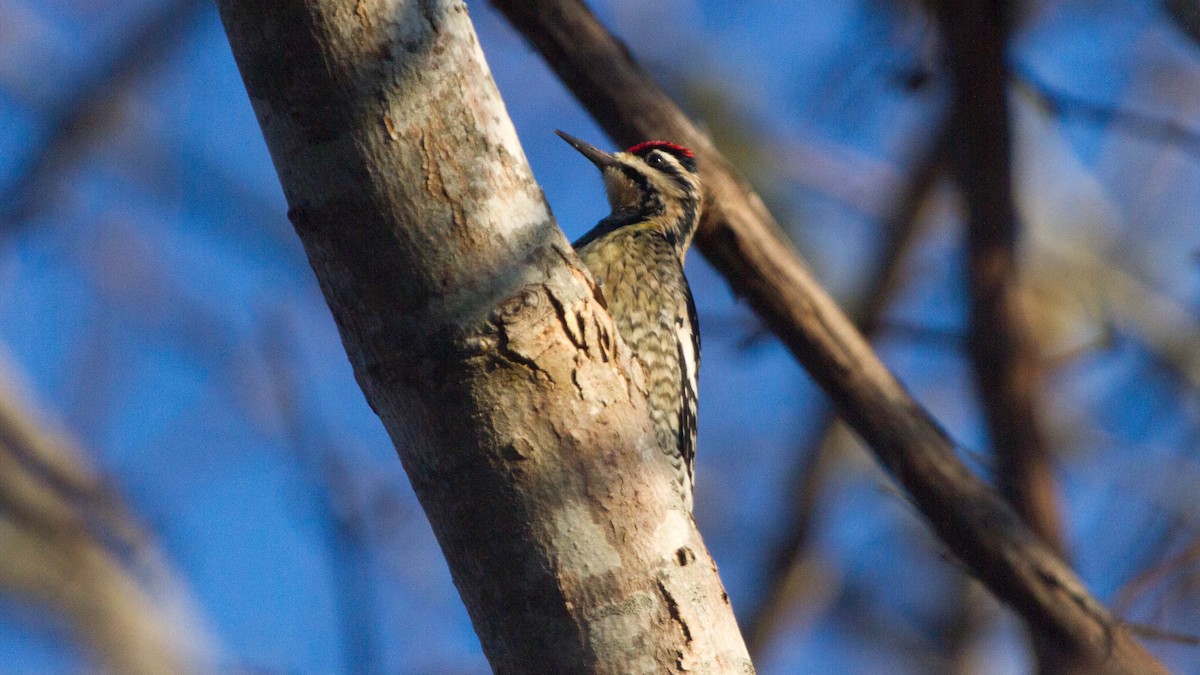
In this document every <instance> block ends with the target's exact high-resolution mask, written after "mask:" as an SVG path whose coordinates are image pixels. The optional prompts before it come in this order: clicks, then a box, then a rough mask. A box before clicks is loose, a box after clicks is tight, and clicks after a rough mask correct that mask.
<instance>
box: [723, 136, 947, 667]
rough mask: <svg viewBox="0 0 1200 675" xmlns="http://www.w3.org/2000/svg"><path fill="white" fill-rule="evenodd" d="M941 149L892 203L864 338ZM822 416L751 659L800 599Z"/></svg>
mask: <svg viewBox="0 0 1200 675" xmlns="http://www.w3.org/2000/svg"><path fill="white" fill-rule="evenodd" d="M942 136H945V134H942ZM943 145H944V139H937V140H935V142H934V144H933V146H934V147H933V148H932V149H931V150H929V151H927V152H926V156H925V157H922V158H920V159H919V160H918V161H917V162H916V168H915V170H914V171H913V176H912V178H911V183H910V185H909V186H908V187H907V189H905V190H904V191H903V194H902V195H901V197H900V199H899V200H897V202H898V203H897V204H896V206H895V207H894V215H893V216H892V217H891V218H889V219H888V220H889V222H888V223H887V224H886V226H885V228H884V230H885V232H886V235H887V238H886V240H885V242H884V244H883V245H882V246H881V247H880V248H881V250H882V251H883V256H884V257H883V262H882V264H881V265H880V266H879V267H878V268H877V270H876V272H875V275H874V277H873V278H872V279H871V280H870V282H869V283H868V290H867V292H866V295H865V299H864V301H863V303H862V306H861V308H860V309H859V310H858V312H856V317H855V323H856V324H857V325H858V326H859V329H860V330H862V331H863V333H864V334H865V335H866V336H867V337H868V338H872V339H873V338H874V337H875V334H876V332H877V331H878V329H879V328H880V326H881V323H880V320H881V318H882V316H883V313H884V310H885V309H886V308H887V305H888V302H889V301H890V300H891V299H892V298H893V297H894V295H895V291H896V290H897V289H898V288H899V287H900V285H901V278H902V274H901V270H902V268H903V262H904V260H905V259H906V257H907V253H908V251H909V250H910V249H911V248H912V246H913V243H914V240H915V239H916V235H917V233H918V231H919V228H918V227H917V225H918V212H919V211H920V208H921V206H922V204H924V203H925V201H926V200H927V198H928V197H929V194H930V192H931V191H932V189H933V187H934V185H935V184H936V178H937V177H938V176H939V175H940V172H939V171H938V168H939V167H940V166H941V162H942V159H943V150H944V148H943ZM810 414H811V413H810ZM822 415H823V416H822V418H821V420H820V421H819V422H818V423H817V425H816V426H817V429H818V432H817V434H818V438H819V440H818V441H817V443H816V445H815V447H812V448H808V449H807V451H806V452H805V453H804V461H803V462H802V463H801V464H800V466H799V467H798V468H797V470H796V474H795V478H794V479H793V491H792V492H793V495H794V497H795V499H794V500H793V504H792V509H791V510H790V512H789V521H788V523H787V524H786V525H785V526H784V533H785V534H784V536H783V537H782V538H781V539H780V542H779V545H778V546H777V548H776V549H775V551H774V552H773V554H772V555H771V556H770V558H769V559H770V561H771V563H770V564H771V567H770V569H769V570H768V571H767V581H766V583H764V584H763V592H762V595H761V596H760V597H759V600H758V604H757V606H756V607H754V609H753V610H752V611H751V612H750V613H749V614H748V616H749V619H748V620H747V621H746V631H745V633H746V642H747V644H748V645H749V647H750V653H751V654H753V655H756V656H757V655H758V654H761V653H762V651H761V650H762V649H763V648H765V647H766V645H767V644H768V643H769V641H770V638H771V635H772V634H773V633H774V632H775V630H776V629H777V626H778V621H779V619H780V618H781V617H782V615H783V612H784V610H786V609H787V608H788V607H790V606H794V605H795V604H796V603H797V602H798V601H800V599H801V595H800V593H799V591H800V586H799V585H798V584H797V583H796V579H797V578H799V575H800V574H801V572H802V571H803V569H804V567H805V560H806V559H807V557H808V553H809V545H810V530H811V527H812V511H813V509H814V508H815V505H816V502H817V498H818V494H819V492H820V488H821V486H822V485H823V483H824V474H825V473H826V471H825V469H826V466H827V465H828V464H829V462H830V456H831V455H832V452H833V449H834V447H835V442H834V439H835V433H834V432H835V430H836V429H837V427H836V426H835V425H834V423H835V422H836V421H837V420H836V418H835V416H834V414H833V411H832V410H830V409H826V410H824V411H822Z"/></svg>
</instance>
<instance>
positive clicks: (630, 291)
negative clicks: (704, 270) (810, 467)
mask: <svg viewBox="0 0 1200 675" xmlns="http://www.w3.org/2000/svg"><path fill="white" fill-rule="evenodd" d="M555 133H557V134H558V135H559V136H561V137H562V138H563V140H565V141H566V142H567V143H570V144H571V147H573V148H575V149H576V150H578V151H579V152H580V153H581V154H582V155H583V156H584V157H586V158H587V159H588V160H590V161H591V162H592V164H595V165H596V168H598V169H600V173H601V175H602V176H603V178H604V187H605V191H606V192H607V193H608V203H609V206H611V207H612V213H611V214H609V215H608V217H606V218H604V219H603V220H601V221H600V222H599V223H598V224H597V225H596V226H595V227H593V228H592V229H591V231H590V232H588V233H587V234H585V235H583V237H581V238H580V239H579V240H578V241H576V242H575V243H574V246H575V250H576V252H577V253H578V254H579V257H580V258H581V259H582V260H583V263H584V264H585V265H586V266H587V267H588V269H589V270H591V272H592V274H593V275H594V276H595V277H596V280H597V281H598V282H599V283H600V287H601V290H602V291H603V293H604V299H605V301H606V302H607V303H608V311H609V313H610V314H611V315H612V317H613V320H614V321H615V322H616V326H617V331H618V332H619V333H620V334H621V337H622V338H623V339H624V340H625V343H626V344H627V345H629V347H630V349H632V350H633V354H634V356H635V357H636V358H637V360H638V362H640V363H641V366H642V369H643V370H644V371H645V374H646V384H647V387H648V391H647V397H646V398H647V402H648V403H649V405H650V420H651V422H652V424H653V426H654V433H655V436H656V440H657V442H658V447H659V450H660V451H661V452H662V454H663V455H664V456H665V458H666V460H667V462H668V464H669V466H670V468H671V470H672V472H673V474H674V476H675V479H676V482H677V484H678V487H679V494H680V497H681V498H682V499H683V503H684V508H685V509H686V510H687V511H688V512H690V511H691V510H692V486H693V483H694V480H695V468H694V466H693V464H694V460H695V457H696V407H697V401H698V398H697V394H698V391H699V389H698V387H697V376H698V374H699V368H700V330H699V324H698V323H697V321H696V305H695V303H694V302H693V300H692V290H691V288H690V287H689V286H688V282H687V278H686V277H684V275H683V261H684V257H685V256H686V255H687V251H688V246H689V245H690V244H691V243H692V235H694V234H695V233H696V226H697V224H698V223H699V222H700V206H701V202H702V193H701V187H700V178H699V176H698V175H697V173H696V159H695V157H693V156H692V152H691V151H690V150H688V149H687V148H684V147H682V146H679V145H675V144H674V143H668V142H666V141H647V142H645V143H638V144H637V145H634V146H633V147H631V148H629V149H628V150H625V151H624V152H616V153H612V154H610V153H607V152H604V151H603V150H600V149H599V148H597V147H596V146H594V145H591V144H589V143H585V142H584V141H581V140H579V139H578V138H575V137H574V136H571V135H569V134H565V133H563V132H561V131H556V132H555Z"/></svg>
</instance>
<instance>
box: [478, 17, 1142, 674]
mask: <svg viewBox="0 0 1200 675" xmlns="http://www.w3.org/2000/svg"><path fill="white" fill-rule="evenodd" d="M492 4H493V5H494V6H496V7H497V8H498V9H499V10H500V11H501V12H503V13H504V14H505V16H507V17H508V19H509V20H510V21H511V22H512V23H513V25H514V26H516V28H517V29H518V30H519V31H521V33H523V34H524V35H525V37H526V38H527V39H528V40H529V41H530V42H531V43H532V44H533V45H534V46H535V47H536V48H537V49H538V50H539V51H540V52H541V53H542V55H543V56H544V57H545V59H546V61H547V62H548V63H549V64H550V65H551V67H552V68H554V70H555V71H556V72H557V73H558V75H559V77H560V78H561V79H562V80H563V82H564V83H566V85H567V87H568V88H569V89H571V91H572V92H573V93H574V94H575V96H576V97H577V98H578V99H579V100H580V101H581V102H582V103H583V104H584V106H585V107H586V108H587V109H588V110H589V111H590V112H591V113H592V115H593V117H595V118H596V120H597V121H598V122H599V123H600V125H601V126H602V127H604V129H605V130H606V131H607V132H608V133H609V135H611V136H612V137H613V138H614V139H615V140H616V141H618V142H619V143H621V144H628V143H632V142H634V141H635V140H642V139H645V138H649V137H662V138H668V139H671V140H675V141H678V142H681V143H684V144H686V145H688V146H689V147H691V148H692V149H693V150H695V151H696V153H697V157H698V163H699V164H700V166H701V167H702V169H701V170H702V173H703V175H704V180H705V185H706V186H707V187H708V189H709V190H710V193H709V201H708V203H707V204H706V211H705V222H704V224H703V225H702V228H703V229H702V231H701V235H700V238H699V244H700V247H701V250H702V251H703V252H704V254H705V255H706V256H707V257H708V258H709V260H710V261H712V263H713V265H714V266H715V267H716V268H717V269H718V270H720V271H721V273H722V274H723V275H724V276H725V278H726V279H727V280H728V281H729V282H730V284H731V285H732V286H733V287H734V289H735V290H736V291H737V292H738V293H739V294H741V295H742V296H743V297H745V298H746V299H747V300H748V301H749V302H750V303H751V305H753V306H754V308H755V310H756V311H757V312H758V313H759V315H760V316H761V317H762V318H763V319H764V320H765V321H766V323H767V324H768V325H769V326H770V327H771V328H772V330H774V331H775V333H776V334H777V335H779V336H780V337H781V338H782V339H783V341H784V343H785V344H787V345H788V346H789V348H791V350H792V352H793V353H794V354H795V355H796V357H797V358H798V359H799V360H800V362H801V363H802V364H803V365H804V366H805V368H806V369H807V370H808V371H809V373H810V374H812V376H813V377H814V378H815V379H816V380H817V382H818V383H819V384H820V385H821V386H822V388H824V389H825V391H826V392H827V393H828V394H829V396H830V397H831V398H832V399H833V400H834V402H835V404H836V406H837V408H838V410H839V412H840V413H841V415H842V416H843V417H844V418H845V419H846V420H847V421H848V422H849V423H850V425H851V426H852V427H853V428H854V429H855V431H857V432H858V433H859V434H860V435H861V436H862V437H863V438H864V439H865V440H866V441H867V443H868V444H869V445H870V446H871V448H872V449H873V450H874V452H875V454H876V456H877V457H878V459H879V461H880V462H881V463H882V464H883V465H884V466H885V467H887V468H888V470H889V471H891V473H892V474H893V475H894V476H895V477H896V478H897V480H898V481H899V482H900V483H901V484H902V485H903V486H904V487H905V489H906V490H907V491H908V494H909V495H910V496H911V497H912V499H913V501H914V502H915V503H916V504H917V505H918V507H919V508H920V509H921V511H922V512H923V513H924V514H925V516H926V518H928V519H929V521H930V523H931V525H932V526H933V528H934V530H935V531H936V532H937V533H938V535H939V536H940V537H941V538H942V539H943V541H945V542H946V544H947V545H948V546H949V547H950V549H951V550H953V551H954V552H955V553H956V554H957V555H958V556H959V557H960V558H961V559H962V560H963V561H964V562H965V563H966V564H967V565H968V566H969V567H970V568H971V569H972V570H973V571H974V573H975V574H976V575H978V577H979V578H980V579H981V580H983V581H984V583H985V584H987V586H988V587H989V588H990V589H991V590H992V592H993V593H995V594H996V595H997V596H998V597H1000V598H1001V599H1003V600H1004V601H1005V602H1007V603H1009V604H1010V605H1011V606H1012V607H1013V608H1015V609H1016V610H1017V611H1018V612H1019V613H1020V614H1021V615H1022V616H1023V617H1024V618H1025V620H1026V621H1027V622H1029V624H1030V625H1031V626H1032V627H1033V629H1034V630H1036V631H1040V632H1044V633H1045V634H1046V635H1048V636H1049V637H1051V638H1052V639H1053V640H1054V641H1055V642H1057V643H1059V644H1061V645H1062V647H1063V648H1064V649H1065V650H1069V651H1073V652H1078V653H1079V654H1080V655H1083V656H1085V657H1086V658H1088V659H1089V660H1091V661H1092V662H1094V663H1095V667H1096V670H1097V671H1102V670H1108V671H1112V672H1144V673H1151V672H1164V670H1163V668H1162V666H1161V665H1160V664H1158V662H1157V661H1155V660H1154V659H1153V658H1152V657H1151V656H1150V655H1149V654H1148V653H1147V652H1146V651H1145V650H1144V649H1143V648H1142V647H1141V646H1140V645H1139V644H1138V643H1137V642H1136V641H1135V640H1134V639H1133V638H1132V636H1130V635H1129V633H1128V632H1127V631H1126V630H1124V629H1123V628H1121V627H1120V626H1119V625H1117V624H1116V623H1115V622H1114V621H1113V619H1112V617H1111V616H1110V615H1109V613H1108V611H1107V610H1106V609H1105V608H1104V607H1103V606H1101V605H1100V604H1099V603H1098V602H1097V601H1096V600H1095V599H1094V598H1092V597H1091V595H1089V594H1088V592H1087V590H1086V589H1085V588H1084V586H1083V584H1082V583H1081V582H1080V581H1079V579H1078V578H1077V577H1076V576H1075V575H1074V573H1073V572H1072V571H1071V570H1070V568H1068V567H1067V566H1066V565H1064V564H1063V563H1062V561H1061V560H1060V559H1059V558H1058V557H1057V556H1056V555H1055V554H1054V552H1053V551H1052V550H1051V549H1050V548H1048V547H1047V546H1045V545H1044V544H1043V543H1042V542H1041V541H1040V540H1039V539H1038V537H1037V536H1036V535H1034V534H1033V533H1032V531H1030V530H1029V529H1028V527H1027V526H1026V525H1024V523H1023V522H1022V521H1021V519H1020V518H1019V517H1018V516H1017V515H1016V514H1015V513H1013V511H1012V510H1011V508H1010V507H1008V505H1007V504H1006V503H1005V502H1004V500H1003V499H1002V498H1000V497H999V496H998V495H997V494H995V493H994V492H993V491H992V490H991V489H990V488H989V487H988V486H987V485H986V484H984V483H983V482H982V481H981V480H979V479H978V478H977V477H976V476H974V475H972V474H971V473H970V471H969V470H968V469H967V468H966V466H964V465H963V463H962V462H961V461H959V459H958V458H957V456H956V454H955V446H954V444H953V443H952V442H951V441H950V439H949V438H948V437H947V436H946V434H945V432H944V431H942V429H941V428H940V427H939V426H938V424H937V423H936V422H934V421H933V419H932V418H930V416H929V415H928V413H926V412H925V411H924V410H923V409H922V408H921V407H920V406H919V405H918V404H917V403H916V402H915V401H914V400H913V399H912V397H911V396H910V395H909V394H908V392H907V391H905V390H904V388H903V387H902V386H901V385H900V384H899V382H897V381H896V379H895V377H894V376H893V375H892V374H891V373H890V372H889V371H888V370H887V368H886V367H885V366H884V365H883V364H882V363H881V362H880V361H879V359H878V357H876V356H875V354H874V353H873V352H872V351H871V349H870V347H869V346H868V344H867V342H866V340H865V339H864V338H863V337H862V335H861V334H859V333H858V331H857V330H855V329H854V327H853V325H852V324H851V323H850V321H849V320H848V319H847V318H846V317H845V315H844V314H842V312H841V311H840V310H839V309H838V308H837V306H836V305H835V304H834V302H833V301H832V299H830V298H829V296H828V294H826V293H825V292H824V290H823V289H821V287H820V286H819V285H818V284H817V283H816V282H815V280H814V279H813V278H812V276H811V275H810V274H809V273H808V271H807V269H806V268H805V266H804V265H803V264H802V263H801V262H800V261H799V259H798V258H797V256H796V254H795V253H794V251H792V249H791V247H789V246H788V245H787V244H786V242H785V240H784V238H783V237H782V235H781V234H780V232H779V227H778V225H777V224H776V223H775V221H774V219H773V218H772V217H771V215H770V214H769V213H768V212H767V211H766V209H765V207H764V206H763V203H762V200H761V199H760V198H758V196H757V195H755V194H754V192H753V190H752V189H751V188H750V187H749V185H747V184H746V183H745V182H744V181H743V180H742V179H741V178H740V177H739V176H738V175H737V173H736V172H735V171H734V170H733V169H732V168H731V167H730V166H729V164H728V162H726V161H725V160H724V159H723V158H722V157H721V155H720V154H719V153H718V152H717V151H716V149H715V148H713V146H712V144H711V143H710V142H709V140H708V139H707V137H706V136H705V135H704V134H703V133H702V132H701V131H700V130H699V129H698V128H697V127H696V126H695V125H694V124H693V123H692V122H691V121H690V120H689V119H687V117H686V116H685V115H684V114H683V112H682V111H680V110H679V109H678V107H676V106H675V105H674V103H673V102H672V101H671V100H670V98H669V97H668V96H667V95H666V94H665V93H664V92H663V91H662V90H661V89H660V88H659V87H658V86H657V85H656V84H655V83H654V82H653V81H652V80H651V79H650V78H649V77H648V76H647V75H646V73H645V72H644V71H642V70H641V68H639V67H638V65H637V64H636V63H634V61H633V59H632V57H631V56H630V54H629V51H628V49H627V48H626V47H625V46H624V45H622V44H621V43H620V42H618V41H617V40H616V39H615V38H613V37H612V36H611V35H610V34H608V32H607V31H605V30H604V28H603V27H602V26H601V25H600V24H599V22H598V21H596V19H595V17H594V16H593V15H592V14H591V12H589V11H588V10H587V8H586V7H585V6H584V5H583V4H582V3H581V2H579V1H578V0H536V1H533V0H531V1H524V0H523V1H517V0H492Z"/></svg>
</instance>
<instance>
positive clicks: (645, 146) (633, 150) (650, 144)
mask: <svg viewBox="0 0 1200 675" xmlns="http://www.w3.org/2000/svg"><path fill="white" fill-rule="evenodd" d="M656 148H657V149H661V150H673V151H675V152H677V153H679V154H681V155H683V156H684V157H691V156H692V151H691V150H688V149H687V148H685V147H683V146H682V145H676V144H674V143H668V142H667V141H645V142H643V143H638V144H637V145H634V146H630V148H629V149H628V150H626V151H625V152H628V153H629V154H631V155H637V154H640V153H642V152H645V151H647V150H654V149H656Z"/></svg>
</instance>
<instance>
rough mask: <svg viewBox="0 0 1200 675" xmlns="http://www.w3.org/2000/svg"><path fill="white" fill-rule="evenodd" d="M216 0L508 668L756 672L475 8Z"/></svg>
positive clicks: (266, 126) (361, 356)
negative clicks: (493, 62) (486, 46)
mask: <svg viewBox="0 0 1200 675" xmlns="http://www.w3.org/2000/svg"><path fill="white" fill-rule="evenodd" d="M218 4H219V7H220V10H221V17H222V20H223V21H224V23H225V28H226V32H227V34H228V36H229V41H230V44H231V45H232V47H233V52H234V56H235V58H236V59H237V62H238V67H239V68H240V70H241V73H242V77H243V79H244V81H245V84H246V88H247V91H248V93H249V95H250V99H251V102H252V104H253V106H254V109H255V111H256V113H257V115H258V119H259V122H260V124H261V126H262V129H263V135H264V136H265V138H266V141H267V145H268V147H269V149H270V151H271V155H272V158H273V160H274V162H275V167H276V170H277V172H278V174H279V177H280V182H281V183H282V185H283V189H284V193H285V195H286V197H287V200H288V205H289V207H290V209H289V217H290V218H291V220H292V223H293V224H294V225H295V228H296V231H297V233H298V234H299V236H300V238H301V240H302V241H303V243H304V247H305V250H306V251H307V253H308V257H309V261H310V262H311V264H312V267H313V270H314V271H315V273H316V276H317V279H318V281H319V282H320V284H321V288H322V291H323V292H324V294H325V297H326V300H327V301H328V303H329V306H330V309H331V310H332V312H333V316H334V319H335V320H336V322H337V325H338V327H339V330H340V331H341V336H342V340H343V342H344V345H345V348H346V352H347V354H348V355H349V358H350V361H351V363H352V364H353V366H354V372H355V375H356V377H357V378H358V381H359V384H360V385H361V387H362V389H363V392H364V393H365V394H366V397H367V400H368V401H369V402H370V403H371V405H372V407H373V408H374V409H375V411H376V412H377V413H378V414H379V416H380V418H381V419H382V420H383V423H384V425H385V426H386V428H387V430H388V432H389V433H390V434H391V437H392V439H393V441H394V443H395V445H396V449H397V451H398V452H399V454H400V458H401V460H402V462H403V464H404V467H405V469H406V471H407V472H408V475H409V478H410V479H411V481H412V484H413V487H414V489H415V491H416V493H417V496H418V497H419V499H420V500H421V504H422V506H423V507H424V509H425V512H426V515H427V516H428V517H429V520H430V522H431V523H432V525H433V529H434V532H435V534H436V535H437V538H438V541H439V543H440V544H441V547H442V551H443V553H444V554H445V556H446V559H447V562H448V563H449V566H450V570H451V573H452V575H453V577H454V581H455V583H456V585H457V586H458V589H459V592H460V594H461V595H462V598H463V601H464V603H465V604H466V606H467V609H468V612H469V613H470V616H471V619H472V621H473V622H474V625H475V629H476V632H477V633H478V635H479V637H480V640H481V642H482V644H483V648H484V651H485V653H486V655H487V657H488V659H489V661H490V662H491V664H492V667H493V668H494V669H495V670H497V671H498V672H511V673H516V672H521V673H528V672H539V673H541V672H545V673H549V672H569V673H583V672H604V673H627V672H675V671H683V670H693V671H697V672H741V671H751V670H752V666H751V665H750V661H749V658H748V657H747V654H746V649H745V646H744V644H743V642H742V638H741V635H740V634H739V633H738V630H737V626H736V624H735V622H734V619H733V613H732V611H731V609H730V606H729V602H728V598H727V596H726V595H725V593H724V590H723V589H722V586H721V582H720V579H719V578H718V576H717V573H716V568H715V566H714V565H713V562H712V560H711V558H710V557H709V555H708V552H707V550H706V549H705V547H704V544H703V542H702V541H701V539H700V537H699V534H698V533H697V532H696V529H695V527H694V524H693V522H692V520H691V518H690V516H689V515H687V514H686V513H684V512H683V511H682V510H680V505H679V504H678V499H677V498H676V497H675V495H674V492H673V491H672V488H671V483H670V480H671V479H670V476H669V475H668V473H667V471H666V470H665V467H664V466H660V463H659V462H657V461H656V460H657V458H656V455H655V453H657V450H656V449H655V448H654V446H653V435H652V433H651V431H650V426H649V419H648V416H647V412H646V403H645V398H644V384H643V381H642V378H641V371H640V370H639V369H637V368H636V367H635V366H634V364H633V362H632V361H631V358H630V353H629V351H628V349H627V348H626V347H625V346H624V344H623V343H622V342H621V340H620V339H619V337H618V336H617V334H616V332H615V330H614V328H613V324H612V320H611V318H610V317H609V316H608V314H607V313H606V312H605V310H604V307H603V304H602V302H601V300H600V296H599V295H598V293H597V290H596V288H595V286H594V285H593V282H592V281H591V278H590V276H589V275H588V274H587V273H586V271H585V270H584V268H583V267H582V265H581V263H580V262H579V260H578V258H576V256H575V255H574V252H573V251H572V249H571V247H570V245H569V244H568V243H567V241H566V239H565V238H564V237H563V235H562V233H561V232H560V231H559V230H558V228H557V227H556V226H555V223H554V220H553V218H552V217H551V215H550V213H549V211H548V209H547V207H546V204H545V202H544V199H543V197H542V194H541V191H540V189H539V188H538V187H537V185H536V183H535V182H534V180H533V177H532V175H531V173H530V170H529V167H528V165H527V163H526V161H525V157H524V155H523V153H522V151H521V148H520V145H519V144H518V141H517V138H516V134H515V132H514V130H513V128H512V125H511V123H510V121H509V119H508V116H507V114H506V112H505V110H504V106H503V103H502V102H501V100H500V97H499V94H498V92H497V91H496V88H495V85H494V83H493V82H492V79H491V76H490V73H489V71H488V68H487V65H486V63H485V61H484V58H483V55H482V53H481V52H480V49H479V46H478V43H477V40H476V37H475V34H474V31H473V28H472V26H471V23H470V20H469V19H468V17H467V12H466V7H465V5H463V4H462V3H461V2H451V1H449V0H422V1H416V0H413V1H400V0H393V1H388V0H373V1H368V0H360V1H359V2H357V3H354V2H350V1H348V0H294V1H289V2H278V1H277V0H255V1H239V0H222V1H221V2H219V3H218ZM397 629H398V630H403V627H397Z"/></svg>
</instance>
